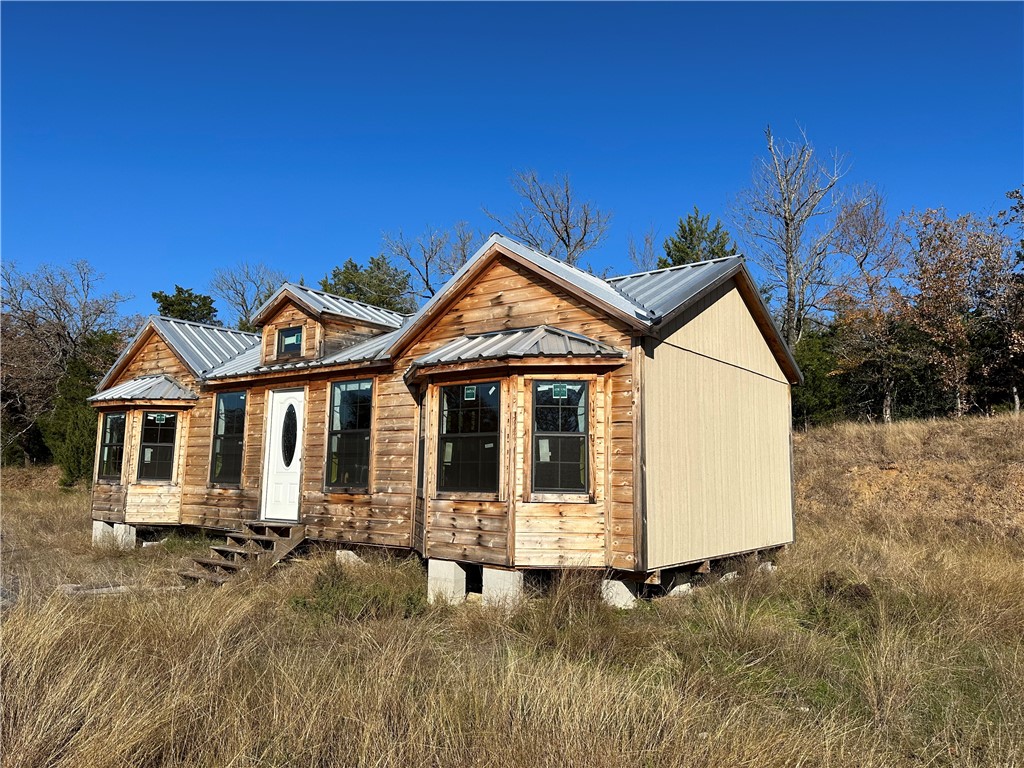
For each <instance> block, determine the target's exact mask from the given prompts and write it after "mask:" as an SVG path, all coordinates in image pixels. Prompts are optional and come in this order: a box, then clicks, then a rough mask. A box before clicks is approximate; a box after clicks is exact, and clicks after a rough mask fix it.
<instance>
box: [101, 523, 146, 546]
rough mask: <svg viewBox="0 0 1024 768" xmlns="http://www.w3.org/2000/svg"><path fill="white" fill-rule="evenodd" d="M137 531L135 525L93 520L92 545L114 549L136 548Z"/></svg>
mask: <svg viewBox="0 0 1024 768" xmlns="http://www.w3.org/2000/svg"><path fill="white" fill-rule="evenodd" d="M135 542H136V531H135V526H134V525H128V524H126V523H108V522H105V521H103V520H93V521H92V545H93V546H94V547H112V548H114V549H135Z"/></svg>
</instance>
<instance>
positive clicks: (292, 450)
mask: <svg viewBox="0 0 1024 768" xmlns="http://www.w3.org/2000/svg"><path fill="white" fill-rule="evenodd" d="M305 404H306V393H305V390H302V389H287V390H282V391H278V392H273V391H272V392H270V393H269V399H268V401H267V436H266V441H265V443H264V445H265V449H266V450H265V453H264V459H263V507H262V511H261V517H262V518H263V519H264V520H296V521H297V520H298V519H299V498H300V496H301V495H302V424H303V421H304V419H303V415H304V412H305V407H304V406H305Z"/></svg>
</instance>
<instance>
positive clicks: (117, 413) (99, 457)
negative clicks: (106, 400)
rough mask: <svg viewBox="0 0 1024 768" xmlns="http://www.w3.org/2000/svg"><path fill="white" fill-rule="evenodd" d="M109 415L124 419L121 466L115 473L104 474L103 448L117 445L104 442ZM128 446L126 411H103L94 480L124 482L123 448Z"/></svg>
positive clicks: (112, 482)
mask: <svg viewBox="0 0 1024 768" xmlns="http://www.w3.org/2000/svg"><path fill="white" fill-rule="evenodd" d="M111 416H120V417H121V418H122V419H124V425H123V427H122V429H121V443H120V446H121V467H120V470H119V471H118V473H117V474H116V475H104V474H102V471H103V449H104V448H108V447H113V446H116V445H118V443H107V442H104V439H103V438H104V436H105V435H106V433H107V419H109V418H110V417H111ZM127 446H128V411H106V412H104V413H103V418H102V419H101V420H100V436H99V450H97V451H96V481H97V482H100V483H104V484H109V485H123V484H124V454H125V448H127Z"/></svg>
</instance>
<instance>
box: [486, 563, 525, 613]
mask: <svg viewBox="0 0 1024 768" xmlns="http://www.w3.org/2000/svg"><path fill="white" fill-rule="evenodd" d="M482 593H483V603H484V605H505V606H507V605H511V604H512V603H515V602H518V601H519V600H521V599H522V598H523V595H524V592H523V572H522V571H506V570H502V569H501V568H487V567H486V566H485V567H484V568H483V590H482Z"/></svg>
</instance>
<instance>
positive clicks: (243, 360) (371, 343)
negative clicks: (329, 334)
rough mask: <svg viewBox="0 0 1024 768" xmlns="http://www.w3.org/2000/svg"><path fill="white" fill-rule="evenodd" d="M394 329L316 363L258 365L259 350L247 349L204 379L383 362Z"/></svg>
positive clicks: (295, 361)
mask: <svg viewBox="0 0 1024 768" xmlns="http://www.w3.org/2000/svg"><path fill="white" fill-rule="evenodd" d="M397 333H398V330H397V329H396V330H394V331H389V332H388V333H382V334H380V335H379V336H373V337H372V338H369V339H366V340H365V341H361V342H359V343H358V344H353V345H352V346H351V347H345V348H344V349H342V350H339V351H337V352H334V353H333V354H330V355H327V356H326V357H321V358H318V359H316V360H294V361H291V362H287V363H278V364H273V363H272V364H270V365H261V364H260V359H261V350H260V348H259V347H256V348H255V349H252V350H248V351H246V352H244V353H243V354H241V355H239V356H238V357H236V358H234V359H233V360H230V361H228V362H227V363H225V364H224V365H222V366H220V367H219V368H215V369H214V370H212V371H210V372H209V374H207V376H206V379H207V380H210V379H226V378H230V377H233V376H246V375H256V374H260V373H273V372H275V371H290V370H300V369H306V368H323V367H325V366H329V365H344V364H346V363H365V362H373V361H377V360H385V359H387V355H386V354H385V353H386V351H387V348H388V346H390V344H391V340H392V339H393V338H394V337H395V335H397Z"/></svg>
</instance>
